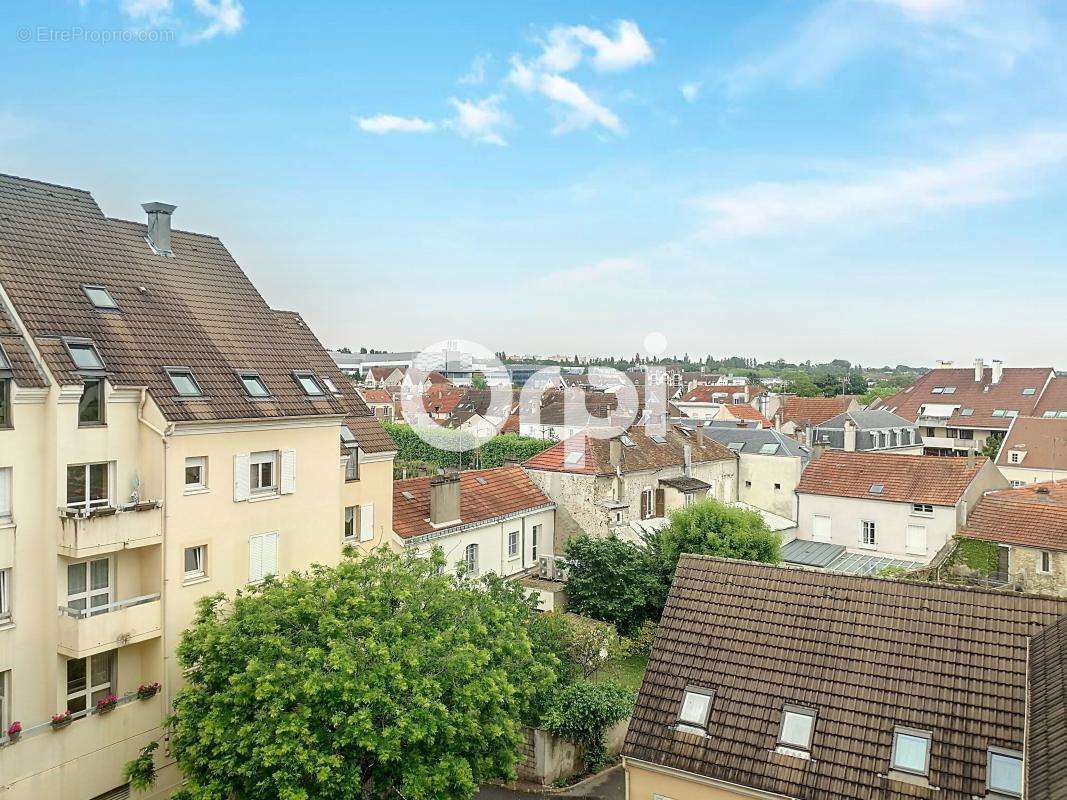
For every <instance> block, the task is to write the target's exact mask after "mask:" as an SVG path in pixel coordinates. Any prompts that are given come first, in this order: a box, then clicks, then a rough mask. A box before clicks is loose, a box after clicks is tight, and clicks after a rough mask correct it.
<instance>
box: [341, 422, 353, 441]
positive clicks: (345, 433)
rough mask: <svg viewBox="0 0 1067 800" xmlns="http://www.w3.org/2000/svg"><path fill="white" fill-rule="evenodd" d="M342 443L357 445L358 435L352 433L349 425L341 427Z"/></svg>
mask: <svg viewBox="0 0 1067 800" xmlns="http://www.w3.org/2000/svg"><path fill="white" fill-rule="evenodd" d="M341 442H342V444H355V443H356V435H355V434H354V433H352V429H351V428H349V427H348V426H347V425H342V426H341Z"/></svg>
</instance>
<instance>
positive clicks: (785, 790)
mask: <svg viewBox="0 0 1067 800" xmlns="http://www.w3.org/2000/svg"><path fill="white" fill-rule="evenodd" d="M1065 612H1067V601H1064V600H1055V599H1051V598H1037V597H1033V596H1029V595H1019V594H1009V593H999V592H993V591H984V590H974V589H960V588H954V587H947V586H940V585H935V584H929V583H922V584H920V583H907V582H900V581H890V580H885V579H880V578H871V577H861V576H853V575H842V574H835V573H828V572H821V571H815V570H805V569H800V568H789V567H774V566H770V565H766V564H755V563H752V562H745V561H731V560H727V559H718V558H711V557H701V556H684V557H683V558H682V560H681V562H680V563H679V565H678V570H677V573H676V575H675V579H674V584H673V586H672V588H671V593H670V596H669V597H668V599H667V605H666V608H665V610H664V612H663V617H662V620H661V622H660V626H659V633H658V634H657V636H656V641H655V645H654V647H653V649H652V656H651V659H650V660H649V664H648V669H647V671H646V672H645V677H644V682H643V683H642V685H641V690H640V692H639V694H638V698H637V705H636V708H635V709H634V713H633V718H632V719H631V722H630V726H629V732H628V733H627V736H626V744H625V748H624V751H623V752H624V755H626V756H627V757H629V758H632V759H641V760H643V761H647V762H652V763H654V764H658V765H661V766H664V767H668V768H674V769H678V770H684V771H686V772H689V773H693V774H696V775H701V776H706V777H708V778H712V779H716V780H721V781H726V782H729V783H732V784H736V785H741V786H746V787H751V788H755V789H758V790H762V791H766V792H774V793H778V794H781V795H782V796H785V797H794V798H804V799H805V800H857V799H858V798H862V800H898V798H904V797H914V798H934V797H937V798H940V799H941V800H972V798H974V797H976V796H977V797H984V796H985V789H986V787H985V773H986V758H987V755H986V748H987V747H988V746H991V745H993V746H1000V747H1005V748H1009V749H1012V750H1021V749H1022V745H1023V727H1024V725H1023V721H1024V709H1025V702H1026V651H1027V639H1028V637H1030V636H1033V635H1034V634H1036V633H1038V632H1039V631H1040V630H1041V629H1043V628H1044V627H1046V626H1048V625H1050V624H1051V623H1052V622H1054V621H1055V620H1056V618H1057V617H1058V616H1060V615H1061V614H1063V613H1065ZM687 686H699V687H703V688H707V689H712V690H714V692H715V697H714V700H713V702H712V705H711V713H710V717H709V720H708V733H709V735H708V736H706V737H705V736H697V735H694V734H688V733H683V732H678V731H676V730H674V728H673V726H674V725H675V724H676V723H677V721H678V712H679V710H680V707H681V702H682V697H683V694H684V691H685V688H686V687H687ZM786 703H788V704H791V705H796V706H800V707H803V708H810V709H813V710H815V711H816V713H817V719H816V722H815V727H814V736H813V739H812V745H811V759H810V760H804V759H799V758H795V757H792V756H788V755H783V754H778V753H776V752H775V748H776V744H777V740H778V733H779V729H780V724H781V714H782V707H783V704H786ZM896 725H901V726H906V727H910V728H916V729H919V730H925V731H930V732H931V734H932V737H931V738H932V746H931V755H930V778H929V780H930V783H931V784H932V785H933V786H935V787H938V789H939V791H931V790H929V789H921V788H918V787H910V786H909V785H908V784H905V783H902V782H899V781H892V780H889V779H888V778H886V777H883V776H885V774H886V773H887V771H888V770H889V765H890V758H891V749H892V737H893V728H894V726H896Z"/></svg>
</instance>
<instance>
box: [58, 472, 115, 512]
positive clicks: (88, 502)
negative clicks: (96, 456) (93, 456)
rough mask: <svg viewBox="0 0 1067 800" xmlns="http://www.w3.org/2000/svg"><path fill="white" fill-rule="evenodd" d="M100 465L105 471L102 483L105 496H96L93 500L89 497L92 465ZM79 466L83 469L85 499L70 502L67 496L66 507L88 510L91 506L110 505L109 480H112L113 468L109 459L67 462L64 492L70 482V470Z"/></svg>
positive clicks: (103, 506) (102, 506)
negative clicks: (81, 462)
mask: <svg viewBox="0 0 1067 800" xmlns="http://www.w3.org/2000/svg"><path fill="white" fill-rule="evenodd" d="M101 466H102V467H103V468H104V469H105V470H106V472H107V475H106V480H105V481H104V485H105V487H106V488H105V495H106V496H105V497H103V498H97V499H96V500H93V499H92V498H91V495H92V470H93V467H101ZM79 467H80V468H82V469H83V470H85V499H84V500H82V501H81V502H74V503H71V502H69V498H67V508H80V509H82V510H85V511H88V510H89V509H93V508H107V507H108V506H110V505H111V494H112V491H111V481H112V477H113V472H114V470H112V469H111V462H110V461H94V462H91V463H88V464H67V473H66V474H67V485H66V486H64V492H66V491H67V490H68V489H67V487H68V486H69V484H70V477H69V476H70V470H72V469H77V468H79Z"/></svg>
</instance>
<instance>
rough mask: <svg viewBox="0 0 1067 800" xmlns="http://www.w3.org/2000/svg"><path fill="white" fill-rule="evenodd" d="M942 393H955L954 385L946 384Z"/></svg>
mask: <svg viewBox="0 0 1067 800" xmlns="http://www.w3.org/2000/svg"><path fill="white" fill-rule="evenodd" d="M943 394H956V387H955V386H946V387H945V389H944V392H943Z"/></svg>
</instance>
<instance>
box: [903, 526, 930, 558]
mask: <svg viewBox="0 0 1067 800" xmlns="http://www.w3.org/2000/svg"><path fill="white" fill-rule="evenodd" d="M904 550H905V551H906V552H908V553H911V554H912V555H916V556H924V555H926V526H924V525H909V526H908V533H907V538H906V539H905V541H904Z"/></svg>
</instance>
